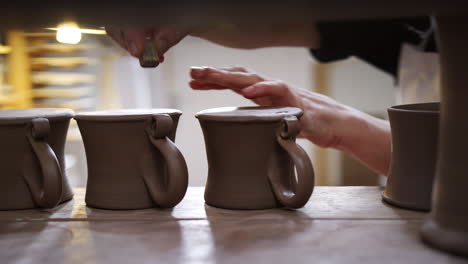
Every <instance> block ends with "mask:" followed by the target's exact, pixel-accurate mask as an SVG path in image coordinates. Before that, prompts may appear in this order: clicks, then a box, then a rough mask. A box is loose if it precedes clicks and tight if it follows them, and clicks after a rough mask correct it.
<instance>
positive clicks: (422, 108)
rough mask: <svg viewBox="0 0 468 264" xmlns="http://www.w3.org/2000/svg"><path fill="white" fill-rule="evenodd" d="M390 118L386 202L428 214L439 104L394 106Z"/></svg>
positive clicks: (434, 161) (389, 113)
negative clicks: (390, 156)
mask: <svg viewBox="0 0 468 264" xmlns="http://www.w3.org/2000/svg"><path fill="white" fill-rule="evenodd" d="M388 115H389V119H390V126H391V130H392V158H391V162H390V172H389V176H388V180H387V186H386V188H385V192H384V194H383V199H384V200H385V201H386V202H388V203H391V204H393V205H396V206H400V207H403V208H407V209H415V210H425V211H428V210H430V208H431V194H432V185H433V181H434V174H435V166H436V160H437V140H438V129H439V125H438V124H439V103H423V104H408V105H399V106H393V107H391V108H389V109H388Z"/></svg>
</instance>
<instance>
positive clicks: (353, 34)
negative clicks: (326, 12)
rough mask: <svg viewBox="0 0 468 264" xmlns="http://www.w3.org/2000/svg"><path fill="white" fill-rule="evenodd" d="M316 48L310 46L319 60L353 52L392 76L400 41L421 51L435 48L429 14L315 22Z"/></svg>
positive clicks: (343, 56)
mask: <svg viewBox="0 0 468 264" xmlns="http://www.w3.org/2000/svg"><path fill="white" fill-rule="evenodd" d="M317 28H318V31H319V33H320V49H315V50H311V53H312V55H313V56H314V57H315V58H316V59H317V60H318V61H319V62H330V61H335V60H340V59H345V58H348V57H350V56H356V57H358V58H360V59H362V60H364V61H366V62H368V63H370V64H372V65H374V66H375V67H377V68H379V69H381V70H383V71H385V72H387V73H389V74H392V75H393V76H396V73H397V69H398V61H399V57H400V49H401V46H402V44H403V42H406V43H410V44H413V45H414V46H416V47H418V48H419V49H420V50H423V51H436V45H435V41H434V26H433V23H432V21H431V19H430V18H429V17H420V18H411V19H391V20H367V21H347V22H345V21H343V22H319V23H317Z"/></svg>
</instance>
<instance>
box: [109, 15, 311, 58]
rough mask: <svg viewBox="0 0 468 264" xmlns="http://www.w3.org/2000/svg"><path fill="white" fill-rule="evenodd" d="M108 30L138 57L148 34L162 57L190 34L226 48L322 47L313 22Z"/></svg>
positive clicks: (120, 43)
mask: <svg viewBox="0 0 468 264" xmlns="http://www.w3.org/2000/svg"><path fill="white" fill-rule="evenodd" d="M106 31H107V34H108V35H109V36H110V37H111V38H112V39H113V40H115V41H116V42H117V43H118V44H119V45H120V46H121V47H122V48H124V49H126V50H127V51H129V52H130V54H131V55H132V56H135V57H140V56H141V55H142V54H143V50H144V44H145V38H146V37H152V38H153V39H154V40H155V48H156V50H157V52H158V54H159V55H161V56H162V55H164V53H166V52H167V51H168V50H169V49H170V48H171V47H173V46H174V45H176V44H177V43H179V42H180V41H181V40H182V39H183V38H185V37H186V36H188V35H191V36H195V37H199V38H202V39H205V40H208V41H211V42H213V43H217V44H220V45H222V46H225V47H231V48H240V49H253V48H261V47H277V46H293V47H306V48H318V47H319V44H318V43H319V34H318V32H317V29H316V28H315V24H314V23H307V24H254V25H250V24H219V25H203V26H200V25H199V26H192V25H191V26H187V25H185V26H184V25H170V26H168V25H166V26H158V27H152V28H147V29H141V28H127V29H118V28H106Z"/></svg>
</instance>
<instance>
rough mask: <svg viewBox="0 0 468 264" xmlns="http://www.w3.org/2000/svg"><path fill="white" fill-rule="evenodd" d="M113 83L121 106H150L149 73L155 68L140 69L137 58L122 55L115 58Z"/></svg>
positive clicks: (152, 72)
mask: <svg viewBox="0 0 468 264" xmlns="http://www.w3.org/2000/svg"><path fill="white" fill-rule="evenodd" d="M113 71H114V74H113V76H114V80H113V84H114V87H115V91H116V92H117V93H118V95H119V98H120V101H121V103H120V105H121V106H122V108H152V102H151V89H157V87H151V84H152V83H151V82H150V74H154V71H155V69H142V68H141V66H140V64H139V63H138V60H137V59H135V58H133V57H131V56H123V57H121V58H119V59H117V60H116V62H115V64H114V67H113Z"/></svg>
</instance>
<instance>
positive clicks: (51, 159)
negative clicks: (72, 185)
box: [24, 118, 63, 208]
mask: <svg viewBox="0 0 468 264" xmlns="http://www.w3.org/2000/svg"><path fill="white" fill-rule="evenodd" d="M27 129H28V131H27V133H26V137H27V138H28V141H29V144H30V145H31V147H32V150H33V152H34V155H35V156H36V158H37V160H38V161H39V166H40V168H41V174H42V181H41V182H39V181H37V180H35V179H32V178H31V175H34V174H33V173H25V174H24V179H25V181H26V183H27V185H28V186H29V189H30V190H31V193H32V197H33V200H34V202H35V203H36V204H37V205H38V206H39V207H43V208H53V207H55V206H57V205H58V204H59V203H60V200H61V198H62V188H63V175H62V169H61V167H60V164H59V161H58V159H57V156H56V155H55V153H54V151H53V150H52V148H51V147H50V146H49V144H48V143H47V140H46V139H47V136H48V135H49V134H50V124H49V120H48V119H46V118H35V119H33V120H31V123H29V124H28V128H27ZM41 183H42V186H41Z"/></svg>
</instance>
